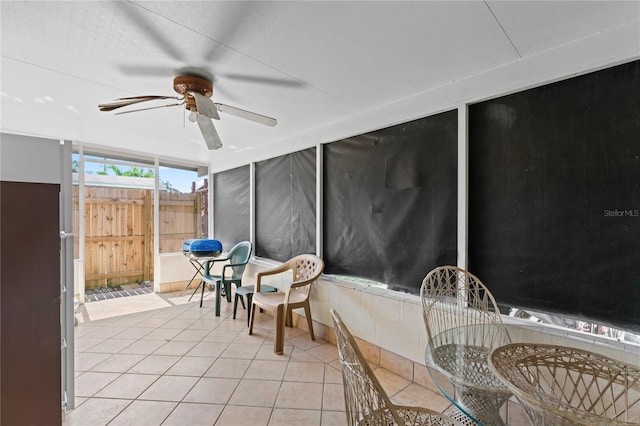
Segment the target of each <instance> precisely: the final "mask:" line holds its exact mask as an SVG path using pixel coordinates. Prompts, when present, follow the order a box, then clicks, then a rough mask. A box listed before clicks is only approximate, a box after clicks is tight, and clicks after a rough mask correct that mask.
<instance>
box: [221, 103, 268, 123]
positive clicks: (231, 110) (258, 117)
mask: <svg viewBox="0 0 640 426" xmlns="http://www.w3.org/2000/svg"><path fill="white" fill-rule="evenodd" d="M215 106H216V107H217V108H218V111H222V112H226V113H227V114H231V115H235V116H236V117H240V118H244V119H246V120H251V121H255V122H256V123H260V124H264V125H265V126H270V127H273V126H275V125H276V124H278V121H277V120H276V119H275V118H271V117H267V116H266V115H262V114H256V113H255V112H251V111H247V110H244V109H240V108H236V107H232V106H229V105H225V104H219V103H216V104H215Z"/></svg>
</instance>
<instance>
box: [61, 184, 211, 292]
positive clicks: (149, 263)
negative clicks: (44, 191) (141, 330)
mask: <svg viewBox="0 0 640 426" xmlns="http://www.w3.org/2000/svg"><path fill="white" fill-rule="evenodd" d="M73 197H74V199H73V204H72V207H73V217H74V218H75V220H74V231H73V232H74V233H75V235H78V228H77V227H78V222H79V221H78V211H79V201H78V187H77V186H74V187H73ZM159 198H160V206H159V207H160V218H161V220H160V221H159V222H160V229H159V232H160V252H161V253H170V252H180V251H182V243H183V242H184V240H186V239H189V238H201V232H202V223H201V208H202V194H201V193H190V194H183V193H166V192H161V193H160V197H159ZM84 201H85V253H84V260H85V287H86V288H93V287H99V286H104V285H107V284H124V283H131V282H139V281H149V280H152V279H153V264H154V259H153V191H152V190H145V189H129V188H110V187H94V186H87V187H85V200H84ZM75 244H76V255H77V250H78V242H77V239H76V241H75Z"/></svg>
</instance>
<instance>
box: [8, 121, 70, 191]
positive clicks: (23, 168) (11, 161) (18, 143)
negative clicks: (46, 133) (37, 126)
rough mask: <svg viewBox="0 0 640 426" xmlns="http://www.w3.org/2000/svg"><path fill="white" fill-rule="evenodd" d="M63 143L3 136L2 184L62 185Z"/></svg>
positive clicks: (29, 137) (9, 135)
mask: <svg viewBox="0 0 640 426" xmlns="http://www.w3.org/2000/svg"><path fill="white" fill-rule="evenodd" d="M61 162H62V150H61V149H60V141H59V140H54V139H44V138H36V137H33V136H22V135H13V134H7V133H2V134H0V180H3V181H11V182H33V183H61V177H60V164H61Z"/></svg>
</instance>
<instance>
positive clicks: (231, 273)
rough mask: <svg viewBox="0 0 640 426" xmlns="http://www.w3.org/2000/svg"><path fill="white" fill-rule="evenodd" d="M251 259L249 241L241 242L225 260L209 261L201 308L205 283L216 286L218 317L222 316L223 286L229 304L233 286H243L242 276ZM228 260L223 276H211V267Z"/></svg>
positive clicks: (203, 278) (223, 268)
mask: <svg viewBox="0 0 640 426" xmlns="http://www.w3.org/2000/svg"><path fill="white" fill-rule="evenodd" d="M250 257H251V243H250V242H249V241H241V242H239V243H238V244H236V245H235V246H233V247H232V248H231V250H229V256H228V257H227V258H225V259H212V260H207V261H206V263H205V265H204V274H203V277H202V281H203V283H202V292H201V293H200V307H202V299H203V298H204V283H207V284H209V285H212V286H215V288H216V316H217V317H219V316H220V299H221V297H222V286H224V291H225V296H226V298H227V302H231V284H235V285H236V287H240V286H242V275H243V274H244V269H245V267H246V266H247V263H249V259H250ZM221 260H225V261H226V260H228V261H229V263H228V264H226V265H224V266H223V267H222V274H220V275H211V266H212V265H213V263H214V262H219V261H221Z"/></svg>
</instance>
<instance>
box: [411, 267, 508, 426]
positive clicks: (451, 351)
mask: <svg viewBox="0 0 640 426" xmlns="http://www.w3.org/2000/svg"><path fill="white" fill-rule="evenodd" d="M420 299H421V300H422V315H423V319H424V324H425V327H426V329H427V335H428V338H429V346H428V349H427V354H426V360H427V367H429V368H435V369H436V370H438V371H439V372H441V373H442V374H444V375H445V376H446V377H447V378H448V379H449V381H451V383H452V384H453V386H454V389H455V400H454V402H455V403H456V406H458V408H460V409H461V410H463V411H464V412H465V413H467V414H469V415H471V416H472V417H473V418H474V419H476V420H478V421H481V422H482V423H483V424H503V421H502V419H501V418H500V415H499V410H500V407H501V406H502V404H504V402H505V401H506V400H507V399H509V397H510V396H511V392H510V391H509V389H508V388H507V387H506V385H504V384H503V383H502V382H501V381H500V380H499V379H498V378H497V377H495V375H494V374H493V373H492V372H491V370H490V369H489V364H488V356H489V353H490V352H491V350H492V349H493V348H495V347H498V346H501V345H504V344H508V343H511V338H510V337H509V333H508V331H507V329H506V328H505V327H504V325H503V323H502V319H501V317H500V311H499V310H498V307H497V304H496V302H495V299H494V298H493V295H492V294H491V292H490V291H489V290H488V289H487V287H486V286H485V285H484V284H483V283H482V282H481V281H480V279H478V277H476V276H475V275H473V274H472V273H470V272H467V271H465V270H464V269H461V268H458V267H455V266H441V267H438V268H435V269H433V270H432V271H431V272H429V273H428V274H427V276H426V277H425V278H424V280H423V282H422V287H421V289H420Z"/></svg>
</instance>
